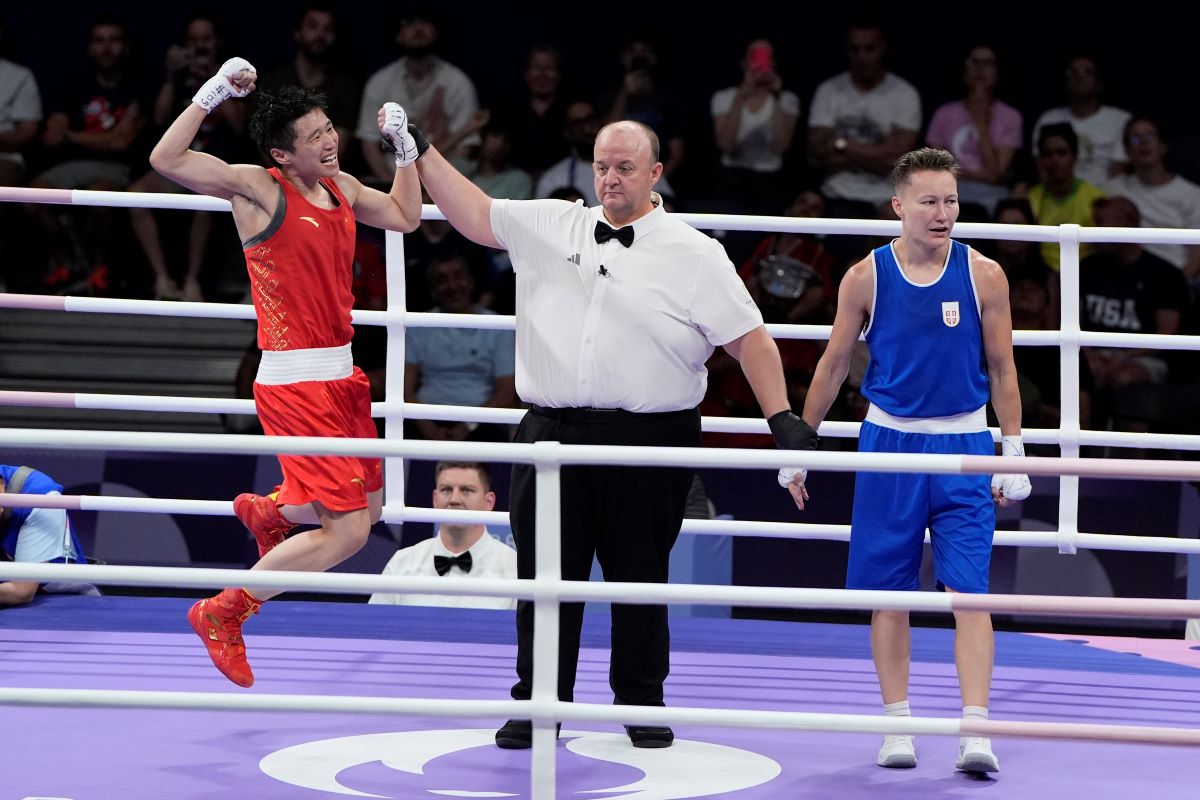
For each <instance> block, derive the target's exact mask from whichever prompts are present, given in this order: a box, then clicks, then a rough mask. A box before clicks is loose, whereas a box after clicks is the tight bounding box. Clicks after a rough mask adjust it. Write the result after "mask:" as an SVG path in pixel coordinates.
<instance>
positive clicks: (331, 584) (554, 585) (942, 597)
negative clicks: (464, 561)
mask: <svg viewBox="0 0 1200 800" xmlns="http://www.w3.org/2000/svg"><path fill="white" fill-rule="evenodd" d="M0 579H4V580H23V581H82V582H85V583H99V584H108V585H114V586H175V587H184V588H190V589H220V588H223V587H226V586H243V587H245V588H247V589H281V590H287V591H311V592H327V593H340V594H374V593H376V592H411V593H417V594H454V595H466V596H471V597H517V598H520V599H523V600H539V601H543V600H558V601H561V602H584V601H589V600H593V601H605V602H637V603H655V604H662V603H683V604H692V605H714V606H745V607H750V606H754V607H760V608H805V609H819V610H841V611H845V610H852V611H853V610H857V611H871V610H874V609H891V610H897V611H924V612H941V613H950V612H954V611H991V612H994V613H1005V614H1063V615H1068V616H1080V617H1113V618H1150V619H1192V618H1195V617H1200V600H1173V599H1162V598H1150V597H1133V598H1129V597H1070V596H1056V595H1006V594H962V593H958V592H898V591H873V590H871V591H868V590H860V589H809V588H796V587H771V586H716V585H700V584H675V583H628V582H618V581H603V582H597V581H567V580H561V579H554V580H551V579H546V578H540V577H539V578H537V579H520V580H518V579H499V578H478V579H471V580H469V581H447V580H444V579H442V578H439V577H408V576H396V575H377V574H365V573H364V574H360V573H348V572H345V573H344V572H283V571H279V572H277V571H267V570H243V569H211V568H202V567H135V566H125V565H111V564H50V563H46V564H37V563H21V562H0Z"/></svg>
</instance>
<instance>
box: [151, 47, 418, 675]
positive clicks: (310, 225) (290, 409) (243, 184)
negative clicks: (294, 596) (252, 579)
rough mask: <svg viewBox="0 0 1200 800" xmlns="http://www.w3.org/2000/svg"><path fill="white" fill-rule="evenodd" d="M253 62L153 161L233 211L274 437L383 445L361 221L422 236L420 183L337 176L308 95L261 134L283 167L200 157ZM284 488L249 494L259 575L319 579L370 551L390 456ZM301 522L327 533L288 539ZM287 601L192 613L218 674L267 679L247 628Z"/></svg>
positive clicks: (247, 87) (170, 133)
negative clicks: (359, 345)
mask: <svg viewBox="0 0 1200 800" xmlns="http://www.w3.org/2000/svg"><path fill="white" fill-rule="evenodd" d="M256 78H257V74H256V72H255V70H254V67H252V66H251V65H250V63H249V62H247V61H246V60H245V59H241V58H232V59H230V60H229V61H226V62H225V63H224V64H223V65H222V66H221V68H220V70H219V71H218V72H217V74H216V75H215V76H213V77H212V78H211V79H210V80H209V81H208V82H207V83H206V84H205V85H204V86H203V87H201V89H200V91H199V92H198V93H197V94H196V96H195V98H193V100H192V104H191V105H189V106H188V107H187V108H186V109H185V110H184V111H183V113H182V114H180V115H179V117H178V118H177V119H176V120H175V122H174V123H173V124H172V125H171V127H170V128H168V129H167V131H166V133H164V134H163V137H162V139H161V140H160V141H159V143H158V145H157V146H156V147H155V148H154V152H153V153H151V155H150V164H151V165H152V166H153V167H154V169H156V170H157V171H158V172H159V173H161V174H162V175H163V176H165V177H167V178H170V179H171V180H173V181H175V182H176V183H179V184H181V185H183V186H186V187H187V188H189V189H191V190H192V191H194V192H196V193H197V194H207V195H213V196H215V197H222V198H225V199H227V200H229V201H231V203H232V205H233V221H234V223H235V224H236V225H237V230H238V235H239V236H240V238H241V240H242V246H243V249H244V250H245V254H246V266H247V269H248V271H249V273H250V285H251V289H252V292H253V296H254V309H255V313H256V315H257V317H258V346H259V347H260V348H262V351H263V355H262V363H261V365H260V366H259V369H258V375H257V377H256V379H255V384H254V401H255V407H256V409H257V410H258V416H259V420H260V421H261V422H262V425H263V430H264V431H266V433H268V434H271V435H278V436H334V437H374V436H375V435H376V434H375V426H374V424H372V422H371V397H370V387H369V384H368V382H367V378H366V376H365V375H363V373H362V371H361V370H360V369H358V368H357V367H355V366H353V364H352V362H351V358H350V338H351V336H353V329H352V328H351V326H350V308H351V306H352V305H353V296H352V294H351V291H350V286H351V280H352V277H353V260H354V241H355V221H356V220H358V221H361V222H365V223H366V224H368V225H372V226H374V227H377V228H385V229H387V230H394V231H403V232H406V233H407V232H410V231H413V230H415V229H416V227H417V225H418V224H419V223H420V215H421V192H420V184H419V182H418V179H417V176H416V173H415V171H414V170H411V169H397V170H396V177H395V179H394V181H393V183H392V188H391V192H390V193H388V194H384V193H383V192H380V191H377V190H375V189H371V188H368V187H365V186H363V185H362V184H361V183H359V181H358V180H357V179H356V178H354V177H352V176H350V175H347V174H346V173H344V172H342V171H341V170H340V168H339V165H338V157H337V152H338V134H337V132H336V131H335V130H334V127H333V123H332V122H330V121H329V117H328V116H326V114H325V101H324V98H323V97H322V96H321V95H320V94H317V93H314V92H310V91H308V90H306V89H300V88H296V87H285V88H283V89H280V90H279V91H278V92H275V93H273V94H267V93H264V94H263V95H262V96H261V100H260V102H259V104H258V108H257V109H256V111H255V112H254V116H253V118H252V119H251V121H250V132H251V135H252V136H253V137H254V140H255V143H256V144H257V145H258V147H259V149H260V150H261V151H262V153H263V155H264V156H265V157H266V158H267V159H268V160H269V161H270V162H271V163H272V164H273V165H274V166H272V167H271V168H270V169H264V168H262V167H259V166H254V165H250V164H238V165H230V164H226V163H225V162H224V161H222V160H220V159H218V158H215V157H213V156H211V155H208V154H207V153H201V152H196V151H193V150H189V149H188V146H189V145H190V144H191V141H192V139H193V138H195V135H196V131H197V130H198V129H199V128H200V125H201V123H203V122H204V118H205V116H206V115H207V114H208V113H210V112H211V111H212V110H213V109H214V108H216V107H217V106H218V105H219V104H220V103H221V102H223V101H224V100H226V99H228V98H231V97H245V96H246V95H247V94H249V93H250V92H251V91H253V90H254V81H255V79H256ZM381 115H382V117H381V119H382V121H381V123H380V132H381V134H382V136H383V139H384V142H385V145H386V147H387V149H389V150H391V151H393V152H394V153H395V154H396V164H397V166H399V167H408V166H411V165H412V163H413V161H415V160H416V157H417V149H416V144H415V143H414V142H413V139H412V137H411V136H410V135H409V133H408V131H407V123H408V120H407V117H406V115H405V113H404V110H403V109H402V108H400V107H399V106H398V105H396V104H394V103H388V104H387V105H385V106H384V109H383V110H382V111H381ZM279 462H280V466H281V467H282V469H283V484H282V485H281V486H280V487H279V488H278V489H277V491H276V492H274V493H272V494H271V495H269V496H267V497H260V496H257V495H253V494H242V495H239V496H238V497H237V498H236V499H235V500H234V503H233V506H234V511H235V513H236V514H237V516H238V519H240V520H241V521H242V523H243V524H244V525H245V526H246V527H247V528H248V529H249V530H250V532H251V533H253V534H254V538H255V541H256V542H257V543H258V550H259V555H260V560H259V562H258V563H257V564H255V565H254V569H258V570H300V571H311V572H319V571H323V570H326V569H329V568H330V567H332V566H334V565H335V564H338V563H340V562H342V561H344V560H345V559H346V558H349V557H350V556H351V555H353V554H354V553H356V552H358V550H359V549H361V548H362V546H363V544H364V543H365V542H366V540H367V535H368V534H369V532H370V528H371V525H372V524H373V523H375V522H376V521H377V520H378V519H379V516H380V512H381V508H382V496H381V495H382V485H383V484H382V468H381V464H380V461H379V459H377V458H349V457H340V456H321V457H312V456H280V458H279ZM298 523H308V524H319V525H320V527H319V528H316V529H314V530H309V531H305V532H303V533H300V534H297V535H296V536H293V537H291V538H290V539H286V540H285V538H284V537H285V535H286V534H287V532H288V531H289V530H290V529H291V528H292V527H293V526H295V525H296V524H298ZM276 594H278V592H275V591H255V593H253V594H251V593H250V592H248V591H246V590H245V589H226V590H225V591H223V592H221V593H220V594H218V595H217V596H216V597H212V598H209V599H206V600H201V601H200V602H198V603H196V604H195V605H194V606H193V607H192V609H191V611H189V612H188V621H189V622H190V623H191V625H192V628H193V629H194V630H195V631H196V633H197V634H198V635H199V636H200V638H201V639H202V640H204V643H205V645H206V646H207V647H208V654H209V656H210V657H211V658H212V660H213V663H214V664H215V665H216V666H217V668H218V669H219V670H220V671H221V672H222V673H223V674H224V675H225V676H226V677H227V678H229V679H230V680H231V681H233V682H234V683H236V684H238V685H239V686H250V685H251V684H253V683H254V675H253V673H252V672H251V670H250V665H249V664H248V663H247V661H246V648H245V644H244V643H243V641H242V633H241V629H242V623H243V622H244V621H245V620H246V619H248V618H249V617H250V615H252V614H255V613H258V609H259V606H260V605H261V604H262V602H263V601H264V600H267V599H268V598H270V597H273V596H274V595H276Z"/></svg>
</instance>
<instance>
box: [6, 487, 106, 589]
mask: <svg viewBox="0 0 1200 800" xmlns="http://www.w3.org/2000/svg"><path fill="white" fill-rule="evenodd" d="M62 490H63V487H62V485H61V484H59V483H57V482H56V481H55V480H54V479H53V478H51V477H50V476H49V475H46V474H45V473H43V472H38V471H37V470H35V469H31V468H29V467H15V466H7V465H3V464H0V493H7V494H40V495H61V494H62ZM0 541H2V545H3V546H2V547H0V556H2V557H3V558H4V560H6V561H18V562H21V563H27V564H49V563H56V564H62V563H68V564H69V563H81V562H85V561H86V560H87V559H86V557H85V555H84V552H83V546H82V545H80V544H79V538H78V537H77V536H76V535H75V528H74V527H73V526H72V525H71V519H70V517H68V516H67V512H66V511H65V510H64V509H61V508H0ZM38 586H39V584H38V582H37V581H3V582H0V605H4V606H19V605H23V604H25V603H28V602H29V601H30V600H32V599H33V596H34V595H35V594H37V591H38ZM44 588H45V590H46V591H80V590H81V589H82V588H84V587H83V586H81V585H80V584H56V583H50V584H46V585H45V587H44ZM86 588H87V589H90V590H91V593H95V589H94V588H91V587H86Z"/></svg>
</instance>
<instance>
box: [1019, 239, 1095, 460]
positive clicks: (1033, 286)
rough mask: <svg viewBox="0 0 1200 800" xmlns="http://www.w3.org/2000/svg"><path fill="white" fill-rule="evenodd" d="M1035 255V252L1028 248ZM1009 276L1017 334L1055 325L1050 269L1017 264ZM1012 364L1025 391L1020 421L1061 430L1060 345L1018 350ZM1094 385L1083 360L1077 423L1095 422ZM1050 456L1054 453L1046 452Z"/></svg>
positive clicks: (1042, 265) (1028, 263) (1090, 372)
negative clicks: (1092, 411)
mask: <svg viewBox="0 0 1200 800" xmlns="http://www.w3.org/2000/svg"><path fill="white" fill-rule="evenodd" d="M1030 249H1031V250H1032V251H1033V252H1036V249H1035V248H1030ZM1004 273H1005V275H1007V276H1008V297H1009V306H1010V308H1011V309H1012V326H1013V330H1020V331H1039V330H1052V329H1054V328H1055V327H1057V322H1056V320H1057V319H1058V308H1057V307H1056V306H1054V305H1053V302H1052V299H1051V297H1052V295H1051V293H1050V287H1051V286H1054V287H1056V288H1057V286H1058V284H1057V283H1051V282H1050V281H1049V276H1050V274H1051V273H1050V269H1049V268H1048V267H1047V266H1046V265H1045V264H1044V263H1041V262H1040V261H1034V260H1029V261H1025V262H1014V266H1006V267H1005V268H1004ZM1013 360H1014V361H1015V363H1016V366H1017V380H1018V384H1019V386H1020V388H1021V419H1023V420H1024V421H1025V425H1026V426H1027V427H1030V428H1057V427H1058V426H1059V420H1060V419H1061V412H1062V377H1061V376H1062V361H1061V358H1060V356H1059V352H1058V348H1057V347H1015V348H1013ZM1094 392H1095V381H1094V380H1093V379H1092V371H1091V370H1090V369H1089V368H1088V364H1087V360H1086V359H1081V361H1080V373H1079V424H1080V425H1081V426H1082V427H1084V428H1087V427H1089V426H1090V424H1091V400H1092V394H1093V393H1094ZM1047 455H1053V452H1050V451H1047Z"/></svg>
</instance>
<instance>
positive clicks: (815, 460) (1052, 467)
mask: <svg viewBox="0 0 1200 800" xmlns="http://www.w3.org/2000/svg"><path fill="white" fill-rule="evenodd" d="M0 442H3V443H4V445H5V447H40V448H68V449H79V450H89V449H91V450H124V451H134V452H146V451H171V452H178V453H230V454H232V453H251V454H255V455H281V454H283V455H330V456H356V457H359V458H372V457H380V456H383V457H396V456H398V457H402V458H416V459H421V460H429V461H438V460H443V459H446V458H458V459H464V460H473V461H488V462H496V461H499V462H515V461H520V462H523V463H533V464H539V465H542V464H596V465H614V466H633V465H636V466H663V467H679V466H684V467H733V468H737V469H778V468H780V467H782V466H791V462H792V461H794V460H795V455H794V454H793V453H791V452H790V451H786V450H740V449H736V448H729V449H712V448H704V447H655V448H641V447H621V446H615V445H563V444H559V443H558V442H538V443H536V444H511V443H500V442H429V441H409V440H389V439H351V438H345V439H343V438H325V437H314V436H251V435H244V434H229V433H156V432H149V431H86V430H40V429H24V428H0ZM803 460H804V465H805V466H806V467H808V468H810V469H814V470H823V471H831V472H862V471H870V472H910V473H937V474H949V475H958V474H967V475H992V474H996V473H1009V472H1019V473H1024V474H1026V475H1049V476H1055V477H1058V476H1063V475H1069V476H1077V477H1084V478H1130V479H1136V480H1171V481H1195V480H1200V462H1197V461H1139V462H1136V463H1133V462H1130V461H1129V460H1127V459H1119V458H1045V457H1039V456H1030V457H1027V458H1021V457H1014V456H972V455H929V454H918V453H857V452H834V451H829V450H811V451H805V452H804V454H803Z"/></svg>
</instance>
